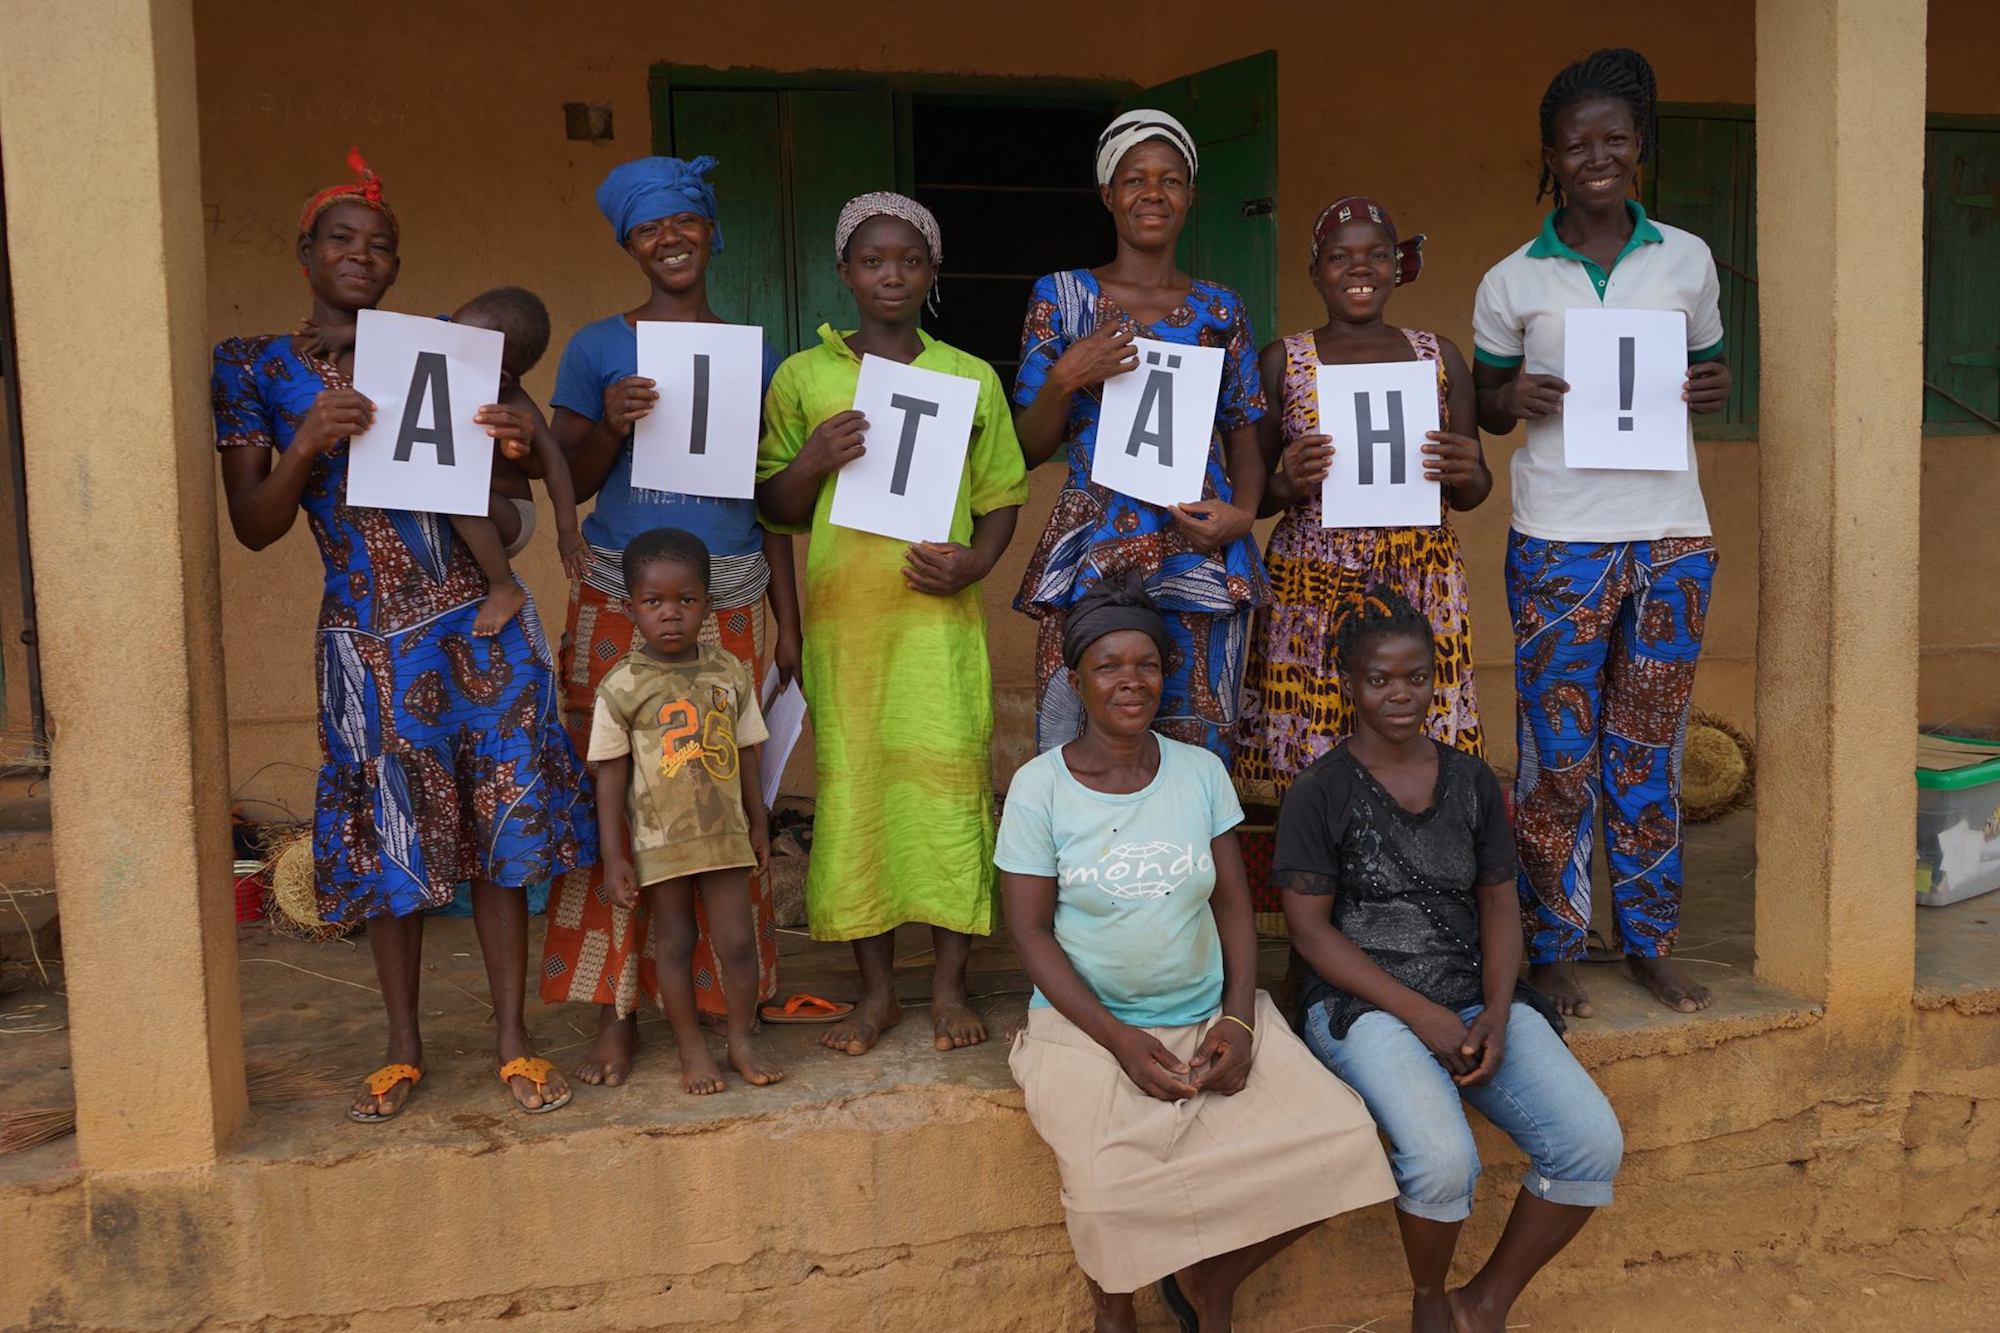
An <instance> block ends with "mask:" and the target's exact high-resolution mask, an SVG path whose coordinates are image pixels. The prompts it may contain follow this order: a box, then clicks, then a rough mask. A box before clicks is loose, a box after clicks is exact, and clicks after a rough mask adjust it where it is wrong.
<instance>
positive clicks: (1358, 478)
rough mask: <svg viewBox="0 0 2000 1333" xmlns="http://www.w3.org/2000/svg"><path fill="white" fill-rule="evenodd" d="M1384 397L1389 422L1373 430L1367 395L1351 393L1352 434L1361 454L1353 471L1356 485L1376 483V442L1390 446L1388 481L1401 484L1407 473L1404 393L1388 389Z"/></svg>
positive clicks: (1397, 484) (1372, 419) (1396, 484)
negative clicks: (1383, 427)
mask: <svg viewBox="0 0 2000 1333" xmlns="http://www.w3.org/2000/svg"><path fill="white" fill-rule="evenodd" d="M1384 397H1386V398H1387V399H1388V400H1389V425H1388V427H1387V428H1386V429H1383V430H1376V429H1375V427H1374V418H1373V417H1372V416H1371V415H1370V414H1369V411H1368V395H1367V394H1365V393H1357V394H1355V395H1354V437H1355V441H1356V444H1357V447H1358V448H1359V450H1360V455H1361V456H1360V460H1359V464H1358V466H1357V467H1356V468H1355V472H1354V483H1355V485H1357V486H1373V485H1374V484H1375V446H1376V445H1378V444H1386V445H1388V446H1389V484H1390V485H1392V486H1401V485H1402V484H1403V481H1404V479H1405V477H1406V476H1407V475H1408V464H1407V463H1406V462H1405V461H1404V454H1405V453H1406V452H1408V446H1407V445H1406V443H1405V442H1404V439H1403V395H1402V393H1401V392H1400V391H1397V390H1391V391H1390V392H1389V393H1387V394H1385V395H1384Z"/></svg>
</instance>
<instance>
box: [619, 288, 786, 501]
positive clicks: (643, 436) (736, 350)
mask: <svg viewBox="0 0 2000 1333" xmlns="http://www.w3.org/2000/svg"><path fill="white" fill-rule="evenodd" d="M635 331H636V332H637V334H638V337H639V373H640V374H641V375H644V376H645V377H646V378H647V379H650V380H652V381H653V382H654V386H655V387H656V388H657V389H658V390H659V394H660V401H659V402H658V403H656V404H655V405H654V407H653V410H652V411H651V412H648V413H647V414H646V415H645V416H643V417H640V418H639V420H638V421H637V422H635V423H634V424H633V427H632V484H633V485H634V486H641V487H644V488H645V489H647V490H653V491H678V492H680V493H681V494H683V495H710V496H719V497H721V498H723V499H727V500H748V499H752V498H754V497H755V495H756V492H757V436H758V433H759V432H760V431H761V430H762V429H763V424H764V330H763V329H761V328H758V327H757V326H755V325H751V324H699V323H687V322H680V321H672V320H657V319H642V320H640V321H639V323H638V326H637V328H636V330H635Z"/></svg>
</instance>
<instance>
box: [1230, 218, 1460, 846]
mask: <svg viewBox="0 0 2000 1333" xmlns="http://www.w3.org/2000/svg"><path fill="white" fill-rule="evenodd" d="M1423 240H1424V238H1423V237H1422V236H1412V237H1410V238H1409V239H1408V240H1399V239H1398V238H1397V235H1396V223H1395V220H1394V219H1392V218H1391V217H1390V216H1389V211H1388V210H1387V209H1385V208H1384V207H1382V205H1381V204H1379V203H1377V202H1376V201H1375V200H1373V199H1368V198H1363V197H1361V196H1358V195H1356V196H1350V197H1348V198H1345V199H1338V200H1335V201H1334V202H1333V203H1331V204H1329V205H1327V207H1326V209H1325V211H1323V212H1322V213H1321V214H1320V215H1319V220H1318V221H1317V222H1315V223H1314V224H1313V239H1312V258H1311V263H1310V272H1311V273H1312V279H1313V285H1314V286H1316V287H1317V288H1318V289H1319V294H1320V299H1321V300H1323V301H1324V302H1325V303H1326V315H1327V318H1326V323H1325V324H1324V325H1322V326H1321V327H1320V328H1317V329H1309V330H1307V331H1306V332H1304V333H1294V334H1292V335H1291V336H1290V337H1288V338H1284V339H1282V340H1280V341H1278V342H1274V343H1272V344H1271V345H1270V346H1269V347H1266V348H1265V349H1264V351H1263V354H1262V355H1261V356H1260V357H1259V358H1258V368H1259V371H1260V372H1261V374H1262V376H1263V381H1264V393H1265V395H1266V396H1267V397H1269V398H1270V399H1271V401H1272V402H1273V403H1277V404H1281V405H1282V412H1273V413H1271V414H1270V415H1268V416H1266V417H1265V418H1264V419H1263V420H1262V421H1260V422H1258V423H1257V438H1258V442H1259V444H1260V445H1261V446H1262V448H1263V451H1264V458H1265V461H1266V462H1268V463H1270V464H1271V465H1272V473H1271V484H1270V487H1269V488H1268V489H1267V490H1266V492H1265V503H1264V509H1265V511H1266V512H1267V513H1279V514H1282V515H1283V517H1282V518H1280V519H1279V520H1278V526H1277V527H1276V529H1274V530H1273V531H1272V533H1271V541H1270V545H1269V546H1268V547H1267V548H1266V550H1265V553H1264V559H1265V564H1266V567H1267V568H1268V569H1269V570H1270V576H1271V601H1270V605H1268V606H1266V607H1265V608H1264V609H1263V610H1262V611H1260V612H1258V615H1257V630H1256V634H1255V636H1254V637H1253V638H1252V640H1251V644H1250V670H1249V677H1248V682H1247V688H1246V689H1245V690H1244V692H1243V727H1242V748H1241V749H1240V751H1239V752H1238V754H1237V759H1236V786H1237V790H1238V791H1239V792H1240V793H1241V794H1242V796H1243V798H1244V800H1245V801H1247V802H1254V803H1256V804H1257V805H1261V806H1266V807H1273V809H1272V810H1271V814H1272V815H1275V807H1276V805H1277V803H1278V802H1279V801H1280V800H1282V799H1283V798H1284V795H1285V792H1286V790H1287V789H1288V788H1290V786H1291V785H1292V780H1293V779H1294V778H1296V777H1298V775H1299V773H1300V772H1301V771H1302V770H1303V769H1305V767H1306V766H1307V765H1308V764H1311V763H1312V762H1313V761H1314V760H1316V759H1318V758H1319V757H1320V756H1321V755H1323V754H1325V753H1327V752H1328V751H1329V750H1331V749H1332V748H1333V747H1334V746H1335V745H1338V744H1339V743H1340V741H1341V740H1342V739H1343V738H1344V737H1346V736H1348V735H1351V734H1352V733H1353V731H1354V702H1353V700H1352V699H1350V698H1348V696H1347V693H1346V691H1345V690H1344V689H1343V688H1342V686H1341V682H1340V672H1339V669H1338V664H1337V663H1336V661H1335V654H1334V631H1335V629H1336V628H1338V626H1339V625H1340V623H1341V621H1342V620H1344V619H1345V618H1346V617H1347V616H1348V615H1349V614H1351V613H1352V612H1353V611H1354V610H1355V609H1356V608H1357V607H1359V606H1360V605H1361V603H1362V600H1363V598H1364V597H1365V596H1366V594H1367V592H1368V590H1369V589H1370V588H1371V587H1376V586H1386V587H1390V588H1394V589H1395V590H1396V591H1397V593H1398V594H1400V595H1401V596H1402V597H1403V598H1405V599H1406V600H1407V601H1408V602H1409V603H1410V604H1411V605H1412V606H1414V607H1416V608H1417V609H1418V611H1420V612H1421V613H1422V614H1423V616H1424V618H1425V619H1426V620H1428V621H1429V622H1430V626H1431V632H1432V634H1433V635H1434V636H1435V639H1436V642H1437V664H1436V675H1435V677H1434V680H1435V685H1436V693H1435V695H1434V696H1433V698H1432V702H1431V707H1430V711H1429V714H1428V715H1427V716H1426V718H1425V720H1424V732H1425V734H1427V735H1428V736H1430V737H1431V738H1432V739H1433V740H1436V741H1440V742H1442V743H1444V744H1446V745H1450V746H1453V747H1455V748H1457V749H1460V750H1463V751H1465V752H1466V753H1467V754H1470V755H1473V756H1476V757H1479V758H1484V757H1485V754H1486V743H1485V740H1484V738H1483V736H1482V734H1481V732H1480V728H1479V702H1478V699H1477V696H1476V695H1475V694H1474V693H1473V685H1472V625H1471V610H1472V608H1471V599H1470V597H1469V595H1468V593H1467V589H1466V582H1465V562H1464V560H1463V558H1462V557H1461V556H1460V554H1459V547H1458V534H1457V533H1456V532H1454V531H1453V530H1452V528H1451V525H1450V524H1449V523H1447V522H1445V521H1444V518H1443V517H1442V515H1441V516H1440V518H1439V521H1438V524H1437V526H1435V527H1422V528H1407V527H1404V528H1328V527H1324V526H1322V525H1321V515H1320V483H1321V482H1322V481H1324V480H1325V479H1326V475H1327V472H1328V470H1329V469H1330V468H1331V466H1332V462H1333V454H1334V451H1335V449H1336V448H1337V447H1338V446H1336V445H1335V444H1334V442H1333V438H1332V436H1330V435H1329V434H1327V433H1326V428H1325V426H1324V425H1323V424H1322V421H1321V418H1320V405H1319V368H1320V366H1321V365H1322V364H1328V365H1331V364H1342V365H1356V364H1365V363H1368V362H1389V361H1413V360H1414V361H1428V362H1431V363H1432V364H1433V365H1435V366H1436V367H1437V395H1438V422H1439V424H1440V426H1441V427H1442V429H1440V430H1436V431H1432V432H1431V433H1430V436H1429V438H1428V439H1427V440H1426V441H1425V442H1424V444H1423V446H1422V447H1423V465H1424V476H1425V477H1427V478H1430V479H1433V480H1436V481H1438V482H1439V483H1440V484H1441V486H1442V488H1443V498H1444V507H1445V508H1446V509H1447V510H1450V509H1458V510H1467V509H1474V508H1477V507H1478V506H1479V504H1480V503H1481V502H1482V501H1484V500H1485V499H1486V497H1487V495H1488V494H1489V493H1490V492H1491V491H1492V489H1493V474H1492V473H1491V472H1490V471H1488V470H1487V467H1486V458H1485V456H1484V454H1482V453H1481V451H1480V447H1479V430H1478V426H1477V425H1476V424H1475V422H1474V420H1473V417H1474V410H1475V409H1474V403H1473V389H1472V374H1471V372H1470V371H1469V370H1468V369H1467V367H1466V364H1465V359H1464V358H1463V357H1462V356H1460V355H1459V351H1458V348H1457V347H1455V346H1453V345H1452V343H1451V341H1450V339H1447V338H1441V337H1439V336H1438V335H1437V334H1435V333H1429V332H1425V331H1423V330H1418V329H1401V328H1397V327H1396V326H1395V325H1393V324H1389V323H1388V322H1387V321H1386V318H1385V317H1386V314H1387V310H1388V305H1389V297H1390V296H1391V295H1392V294H1393V293H1394V292H1395V290H1396V288H1398V287H1400V286H1402V285H1403V284H1404V283H1409V282H1415V281H1416V279H1417V275H1418V274H1419V273H1420V272H1422V271H1423V248H1422V247H1423ZM1454 427H1456V428H1457V430H1456V432H1454V429H1453V428H1454ZM1254 822H1258V823H1265V824H1268V823H1270V822H1271V820H1270V819H1269V818H1266V819H1262V820H1255V821H1254Z"/></svg>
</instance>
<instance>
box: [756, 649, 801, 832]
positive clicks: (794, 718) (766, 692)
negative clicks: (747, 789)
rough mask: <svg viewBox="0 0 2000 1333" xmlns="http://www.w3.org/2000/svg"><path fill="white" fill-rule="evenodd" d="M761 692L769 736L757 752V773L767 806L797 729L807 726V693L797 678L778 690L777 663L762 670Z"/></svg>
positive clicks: (775, 795)
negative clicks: (781, 691) (780, 690)
mask: <svg viewBox="0 0 2000 1333" xmlns="http://www.w3.org/2000/svg"><path fill="white" fill-rule="evenodd" d="M760 694H761V698H762V703H761V704H760V707H762V708H763V710H764V726H765V727H766V728H767V729H769V731H770V733H771V739H770V740H767V741H765V742H764V749H763V751H762V752H761V753H760V754H759V755H758V756H757V762H758V764H759V768H758V770H757V776H758V778H759V779H760V780H761V781H762V783H763V787H764V808H765V809H766V810H769V809H770V808H771V806H772V803H773V802H775V801H776V800H777V799H778V783H779V782H780V781H782V780H783V779H784V776H785V765H786V764H787V763H788V762H790V760H791V757H792V750H793V748H794V747H795V746H797V745H798V743H799V733H800V732H802V731H804V730H805V727H806V694H805V691H804V690H802V689H800V688H799V683H798V681H796V680H794V681H793V682H792V683H791V684H789V685H787V686H785V688H784V691H783V693H780V692H779V690H778V668H776V667H769V668H767V669H766V670H765V672H764V685H763V689H762V690H761V692H760Z"/></svg>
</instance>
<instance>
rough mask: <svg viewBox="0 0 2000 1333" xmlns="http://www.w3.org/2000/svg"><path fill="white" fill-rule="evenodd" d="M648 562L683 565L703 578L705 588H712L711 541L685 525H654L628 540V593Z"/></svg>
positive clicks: (626, 552)
mask: <svg viewBox="0 0 2000 1333" xmlns="http://www.w3.org/2000/svg"><path fill="white" fill-rule="evenodd" d="M648 565H680V566H682V567H683V568H685V569H687V570H688V571H690V572H691V573H693V574H696V575H698V576H699V577H700V578H701V586H702V591H704V592H706V591H707V590H708V543H707V542H704V541H703V540H702V539H701V538H699V537H697V536H695V535H694V534H693V533H692V532H688V531H687V530H685V529H683V528H653V529H651V530H649V531H646V532H642V533H640V534H639V535H638V536H636V537H634V538H633V539H632V540H631V541H630V542H629V543H627V545H626V547H625V557H624V560H623V561H622V567H623V570H624V574H625V589H626V591H627V592H628V593H629V592H630V591H631V589H632V585H633V584H635V583H637V582H638V581H639V572H640V571H641V570H643V569H645V568H646V566H648Z"/></svg>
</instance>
